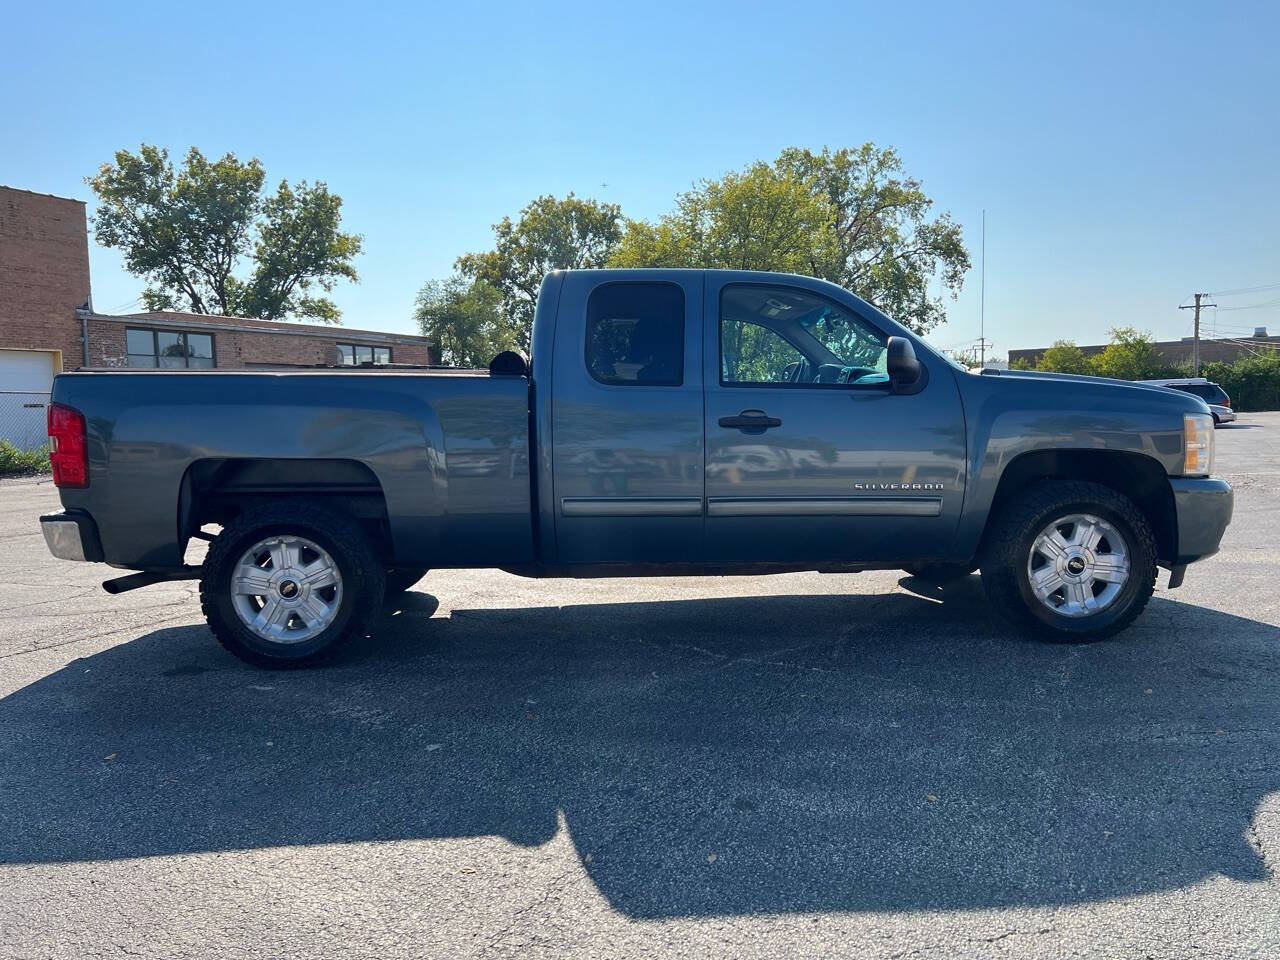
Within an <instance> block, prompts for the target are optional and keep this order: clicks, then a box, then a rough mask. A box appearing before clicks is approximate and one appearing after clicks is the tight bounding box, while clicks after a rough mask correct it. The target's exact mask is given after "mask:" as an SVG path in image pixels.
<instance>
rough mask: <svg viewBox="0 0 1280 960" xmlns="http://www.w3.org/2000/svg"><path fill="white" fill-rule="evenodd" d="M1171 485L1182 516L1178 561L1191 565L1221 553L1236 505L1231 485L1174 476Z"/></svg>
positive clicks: (1205, 479) (1217, 480) (1210, 480)
mask: <svg viewBox="0 0 1280 960" xmlns="http://www.w3.org/2000/svg"><path fill="white" fill-rule="evenodd" d="M1169 485H1170V486H1171V487H1173V502H1174V506H1175V508H1176V510H1177V513H1178V560H1177V562H1178V563H1179V564H1184V563H1191V562H1192V561H1194V560H1202V559H1204V558H1205V557H1209V556H1212V555H1213V554H1215V553H1217V552H1218V545H1219V544H1220V543H1221V542H1222V535H1223V533H1225V532H1226V529H1227V524H1229V523H1230V522H1231V511H1232V509H1233V507H1234V505H1235V494H1233V493H1232V492H1231V485H1230V484H1229V483H1227V481H1225V480H1219V479H1218V478H1217V477H1171V478H1170V479H1169Z"/></svg>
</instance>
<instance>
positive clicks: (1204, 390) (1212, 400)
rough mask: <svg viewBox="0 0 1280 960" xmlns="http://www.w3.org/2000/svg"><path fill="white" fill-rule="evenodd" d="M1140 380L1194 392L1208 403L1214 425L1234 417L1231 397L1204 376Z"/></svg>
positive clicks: (1226, 421)
mask: <svg viewBox="0 0 1280 960" xmlns="http://www.w3.org/2000/svg"><path fill="white" fill-rule="evenodd" d="M1142 382H1143V383H1149V384H1151V385H1152V386H1156V387H1169V388H1170V389H1171V390H1181V391H1182V392H1183V393H1194V394H1195V395H1196V396H1197V397H1199V398H1200V399H1201V400H1203V401H1204V402H1205V403H1207V404H1208V405H1209V411H1210V412H1211V413H1212V414H1213V425H1214V426H1215V427H1218V426H1221V425H1222V424H1224V423H1230V422H1231V421H1233V420H1234V419H1235V418H1236V412H1235V411H1234V410H1232V409H1231V398H1230V397H1229V396H1227V391H1225V390H1223V389H1222V388H1221V387H1220V386H1218V385H1217V384H1216V383H1213V382H1211V381H1209V380H1206V379H1205V378H1204V377H1179V378H1177V379H1173V380H1143V381H1142Z"/></svg>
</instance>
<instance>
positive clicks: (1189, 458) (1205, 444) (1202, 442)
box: [1182, 413, 1213, 477]
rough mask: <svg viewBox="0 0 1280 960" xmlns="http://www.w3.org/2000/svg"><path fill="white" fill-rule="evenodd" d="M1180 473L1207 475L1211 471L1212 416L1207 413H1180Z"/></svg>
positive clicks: (1184, 474)
mask: <svg viewBox="0 0 1280 960" xmlns="http://www.w3.org/2000/svg"><path fill="white" fill-rule="evenodd" d="M1182 443H1183V450H1184V451H1185V452H1184V454H1183V457H1182V475H1183V476H1185V477H1207V476H1208V475H1209V474H1210V473H1212V472H1213V417H1212V416H1211V415H1210V414H1207V413H1185V414H1183V415H1182Z"/></svg>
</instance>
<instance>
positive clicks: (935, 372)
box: [703, 271, 965, 563]
mask: <svg viewBox="0 0 1280 960" xmlns="http://www.w3.org/2000/svg"><path fill="white" fill-rule="evenodd" d="M705 312H706V316H707V335H706V357H705V360H704V362H703V377H704V383H705V392H706V415H705V417H706V419H705V429H706V437H707V456H706V496H707V501H706V512H707V522H706V558H707V559H708V560H713V561H726V562H729V561H773V562H797V563H808V562H813V561H836V562H838V561H864V560H865V561H878V562H892V561H894V560H896V559H909V558H916V559H920V558H924V557H939V558H941V557H943V556H946V555H947V554H948V551H949V549H950V547H951V545H952V542H953V540H954V537H955V531H956V526H957V522H958V520H959V515H960V509H961V505H962V500H963V496H964V482H965V429H964V416H963V412H962V408H961V402H960V396H959V389H958V387H957V385H956V382H955V374H954V373H953V371H952V370H951V368H950V367H948V366H947V365H945V364H943V363H941V362H940V361H938V360H937V358H936V357H932V356H925V355H924V354H923V352H922V355H921V357H920V360H921V362H922V363H925V365H926V371H927V372H926V377H927V379H926V380H925V382H924V385H923V387H922V388H921V389H919V390H918V391H917V392H914V393H905V394H904V393H898V392H894V391H893V390H892V389H891V388H890V385H889V382H888V376H887V374H886V343H887V340H888V335H889V334H888V332H887V331H886V330H885V329H883V327H884V326H885V324H884V323H883V320H882V319H879V318H877V317H876V315H875V314H874V312H873V311H870V310H866V309H865V308H859V307H858V306H857V301H856V300H855V299H854V298H852V297H849V298H847V299H846V298H844V297H841V296H838V295H837V292H836V291H831V292H830V293H828V292H827V291H826V290H823V289H822V286H820V285H818V284H816V283H815V284H814V285H813V286H805V285H803V283H797V284H796V285H790V284H786V283H755V282H752V283H742V282H737V281H735V279H734V276H733V275H732V274H722V273H718V272H714V271H709V272H708V273H707V274H706V308H705Z"/></svg>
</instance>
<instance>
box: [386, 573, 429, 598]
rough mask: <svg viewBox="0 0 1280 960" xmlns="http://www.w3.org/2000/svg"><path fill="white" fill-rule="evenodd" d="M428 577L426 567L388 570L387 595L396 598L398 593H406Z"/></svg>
mask: <svg viewBox="0 0 1280 960" xmlns="http://www.w3.org/2000/svg"><path fill="white" fill-rule="evenodd" d="M426 575H427V568H426V567H396V568H394V569H392V570H388V571H387V589H386V595H387V596H388V597H394V596H395V595H396V594H397V593H404V592H405V591H406V590H408V589H409V588H410V587H412V586H413V585H414V584H415V583H417V582H418V581H419V580H421V579H422V578H423V577H425V576H426Z"/></svg>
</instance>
